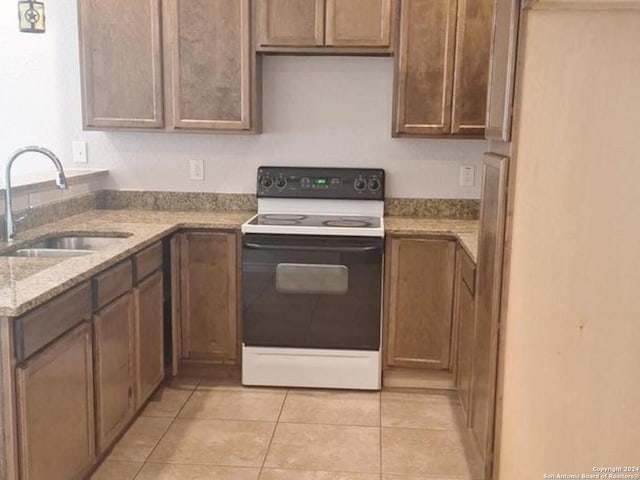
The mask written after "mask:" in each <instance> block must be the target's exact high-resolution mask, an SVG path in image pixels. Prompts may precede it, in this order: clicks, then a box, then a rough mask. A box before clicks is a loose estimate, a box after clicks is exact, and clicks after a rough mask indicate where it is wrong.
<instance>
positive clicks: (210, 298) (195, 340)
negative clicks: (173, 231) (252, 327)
mask: <svg viewBox="0 0 640 480" xmlns="http://www.w3.org/2000/svg"><path fill="white" fill-rule="evenodd" d="M236 241H237V239H236V234H235V233H228V232H202V233H201V232H193V233H184V234H182V235H181V238H180V285H181V309H180V310H181V335H182V358H183V360H186V361H195V362H209V363H221V364H227V365H235V364H236V363H237V361H238V345H237V344H238V338H237V306H236V304H237V270H236V269H237V265H236Z"/></svg>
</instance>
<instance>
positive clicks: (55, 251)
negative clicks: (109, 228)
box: [4, 248, 93, 258]
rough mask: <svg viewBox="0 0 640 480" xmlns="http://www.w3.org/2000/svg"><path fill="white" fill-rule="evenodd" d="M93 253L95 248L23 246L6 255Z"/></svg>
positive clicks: (34, 255) (58, 255) (54, 255)
mask: <svg viewBox="0 0 640 480" xmlns="http://www.w3.org/2000/svg"><path fill="white" fill-rule="evenodd" d="M90 253H93V250H69V249H60V248H22V249H20V250H16V251H14V252H11V253H8V254H5V255H4V256H11V257H47V258H51V257H58V258H65V257H79V256H82V255H89V254H90Z"/></svg>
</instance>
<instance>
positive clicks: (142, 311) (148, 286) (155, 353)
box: [134, 270, 164, 407]
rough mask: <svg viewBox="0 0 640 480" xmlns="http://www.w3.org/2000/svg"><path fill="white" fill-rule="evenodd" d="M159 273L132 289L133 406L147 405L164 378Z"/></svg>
mask: <svg viewBox="0 0 640 480" xmlns="http://www.w3.org/2000/svg"><path fill="white" fill-rule="evenodd" d="M162 278H163V277H162V271H161V270H158V271H156V272H155V273H153V274H151V275H150V276H149V277H147V278H145V279H144V280H142V281H141V282H140V283H139V284H138V286H137V287H136V288H135V290H134V295H135V304H136V319H135V347H136V406H138V407H139V406H141V405H142V404H143V403H144V402H146V401H147V400H148V399H149V397H150V396H151V394H152V393H153V391H154V390H155V389H156V387H157V386H158V385H159V384H160V382H162V380H163V378H164V321H163V320H164V318H163V289H162V286H163V284H162Z"/></svg>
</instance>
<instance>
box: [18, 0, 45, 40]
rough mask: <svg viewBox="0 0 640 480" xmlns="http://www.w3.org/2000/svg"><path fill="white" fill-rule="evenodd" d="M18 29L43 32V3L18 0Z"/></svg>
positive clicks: (31, 0) (28, 31)
mask: <svg viewBox="0 0 640 480" xmlns="http://www.w3.org/2000/svg"><path fill="white" fill-rule="evenodd" d="M18 19H19V20H20V31H21V32H27V33H44V30H45V28H44V3H42V2H37V1H34V0H27V1H21V2H18Z"/></svg>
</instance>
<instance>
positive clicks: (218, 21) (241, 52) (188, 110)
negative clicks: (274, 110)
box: [164, 0, 251, 130]
mask: <svg viewBox="0 0 640 480" xmlns="http://www.w3.org/2000/svg"><path fill="white" fill-rule="evenodd" d="M165 6H166V8H165V9H164V11H165V13H166V14H167V15H168V19H169V22H168V24H169V25H170V28H169V31H168V32H166V35H167V42H166V45H167V47H168V55H169V57H170V61H169V68H170V77H171V91H170V102H171V106H172V113H173V115H172V117H173V122H172V123H173V125H172V126H173V127H174V128H176V129H198V130H248V129H249V128H250V126H251V112H250V100H249V99H250V95H251V72H250V69H251V46H250V27H249V19H250V12H249V0H167V2H166V4H165Z"/></svg>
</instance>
